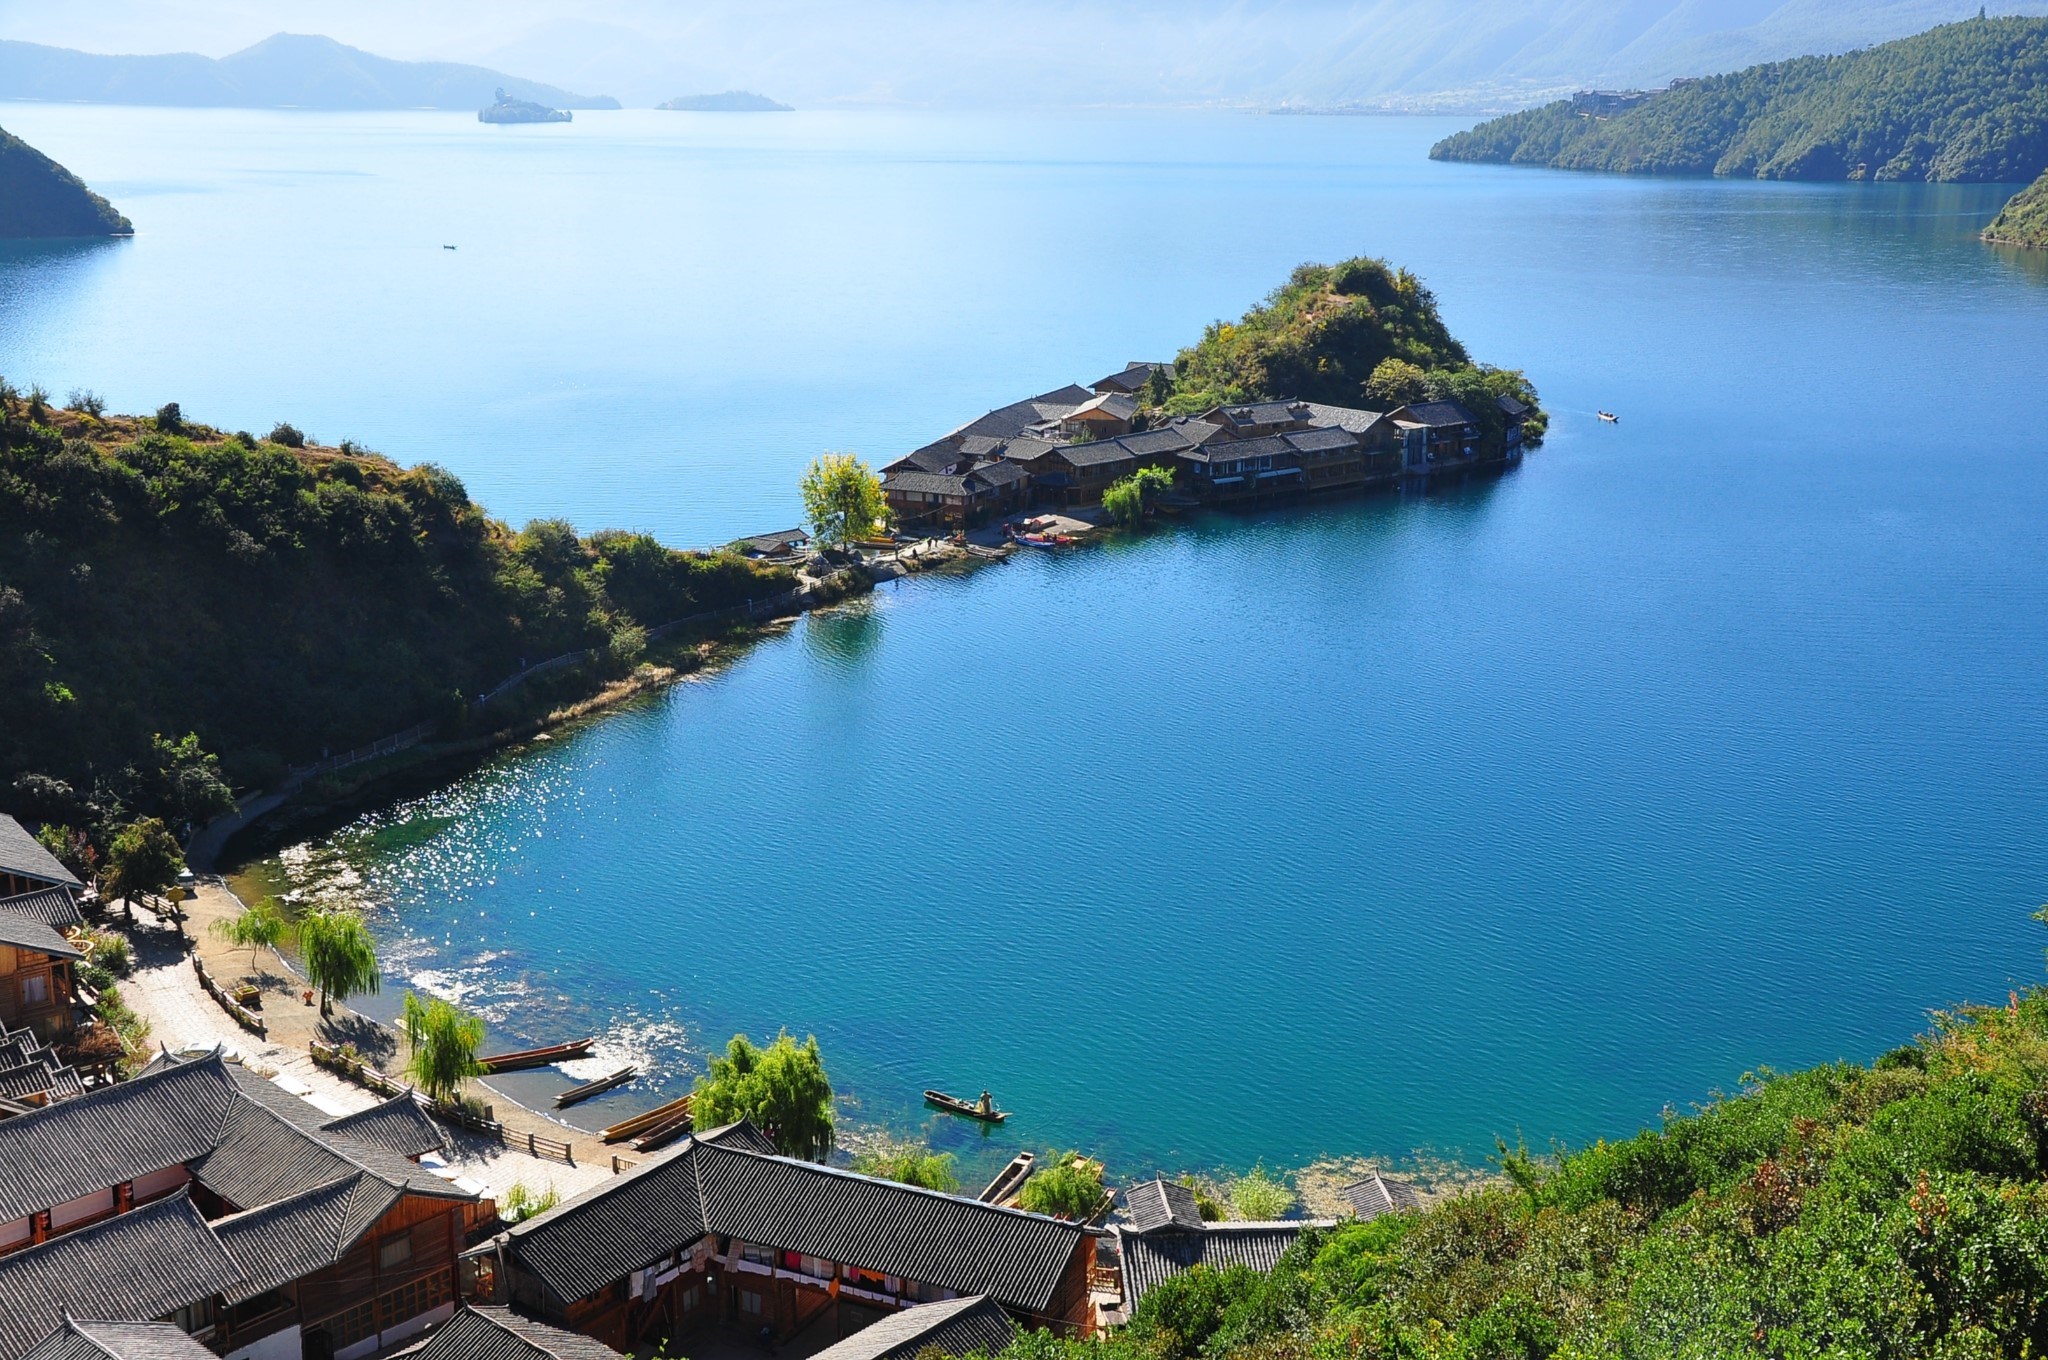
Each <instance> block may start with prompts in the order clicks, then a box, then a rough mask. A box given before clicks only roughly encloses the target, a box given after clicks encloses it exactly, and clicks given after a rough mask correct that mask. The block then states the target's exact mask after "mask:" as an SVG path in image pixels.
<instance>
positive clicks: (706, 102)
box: [654, 90, 795, 113]
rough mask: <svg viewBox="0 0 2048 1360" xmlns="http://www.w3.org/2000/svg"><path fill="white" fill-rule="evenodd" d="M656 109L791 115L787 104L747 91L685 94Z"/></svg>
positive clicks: (688, 111)
mask: <svg viewBox="0 0 2048 1360" xmlns="http://www.w3.org/2000/svg"><path fill="white" fill-rule="evenodd" d="M654 107H655V108H657V109H672V110H675V111H677V112H680V113H793V112H795V110H793V109H791V108H790V107H789V105H787V104H778V103H776V102H775V101H774V100H772V99H770V98H769V97H768V96H767V95H765V94H754V93H752V92H751V91H748V90H727V91H726V92H725V93H724V94H686V95H682V96H679V97H678V98H675V99H671V100H669V101H668V102H667V103H666V104H656V105H655V106H654Z"/></svg>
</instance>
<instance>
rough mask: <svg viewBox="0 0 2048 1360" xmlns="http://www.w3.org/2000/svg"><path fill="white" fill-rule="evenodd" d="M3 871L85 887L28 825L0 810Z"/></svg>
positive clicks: (0, 847)
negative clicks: (29, 829)
mask: <svg viewBox="0 0 2048 1360" xmlns="http://www.w3.org/2000/svg"><path fill="white" fill-rule="evenodd" d="M0 874H19V875H20V876H21V877H23V878H39V879H42V880H43V881H44V882H46V883H62V884H65V885H66V886H68V887H73V888H82V887H84V886H85V885H84V884H82V883H80V882H79V881H78V879H77V878H76V877H75V876H74V875H73V874H72V872H71V871H70V870H69V869H67V868H65V867H64V866H63V865H62V864H60V863H58V862H57V857H56V856H55V855H53V854H51V853H50V852H49V851H47V850H45V849H43V847H42V844H41V842H39V841H37V840H36V838H35V837H34V836H31V835H29V834H28V828H27V827H25V826H23V825H22V824H21V823H20V822H17V821H15V820H14V819H13V818H12V817H10V816H8V815H7V814H6V813H4V812H0Z"/></svg>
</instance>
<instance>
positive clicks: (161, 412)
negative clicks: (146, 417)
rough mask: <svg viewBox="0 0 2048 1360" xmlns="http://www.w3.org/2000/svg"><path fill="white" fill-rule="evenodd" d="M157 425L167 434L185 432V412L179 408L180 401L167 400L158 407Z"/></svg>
mask: <svg viewBox="0 0 2048 1360" xmlns="http://www.w3.org/2000/svg"><path fill="white" fill-rule="evenodd" d="M156 427H157V429H159V430H161V431H162V432H163V433H165V434H183V433H185V413H184V412H183V411H181V410H179V409H178V403H176V402H175V401H167V402H165V403H164V404H163V405H161V406H159V407H157V408H156Z"/></svg>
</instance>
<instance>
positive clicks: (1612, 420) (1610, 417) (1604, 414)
mask: <svg viewBox="0 0 2048 1360" xmlns="http://www.w3.org/2000/svg"><path fill="white" fill-rule="evenodd" d="M1593 414H1594V415H1597V416H1599V417H1600V419H1602V420H1604V421H1606V422H1607V423H1608V424H1609V425H1619V424H1621V417H1620V416H1618V415H1616V414H1614V412H1612V411H1595V412H1594V413H1593Z"/></svg>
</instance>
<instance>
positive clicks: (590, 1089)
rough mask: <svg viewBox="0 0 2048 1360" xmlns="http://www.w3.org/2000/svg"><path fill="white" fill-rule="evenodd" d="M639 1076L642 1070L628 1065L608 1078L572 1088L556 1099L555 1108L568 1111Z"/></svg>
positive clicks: (600, 1078)
mask: <svg viewBox="0 0 2048 1360" xmlns="http://www.w3.org/2000/svg"><path fill="white" fill-rule="evenodd" d="M639 1075H640V1069H639V1068H637V1067H635V1066H633V1065H632V1064H631V1063H628V1064H627V1065H626V1066H624V1067H621V1068H620V1069H619V1070H618V1071H616V1072H614V1073H612V1074H611V1075H610V1076H608V1077H599V1078H598V1079H597V1080H596V1081H586V1082H584V1083H583V1084H582V1085H581V1086H571V1087H570V1088H569V1089H568V1090H566V1091H564V1092H562V1094H560V1095H558V1096H556V1097H555V1108H556V1109H558V1110H566V1109H568V1108H569V1107H570V1106H571V1105H576V1104H580V1103H582V1102H583V1101H586V1100H588V1099H590V1098H591V1097H592V1096H601V1095H603V1094H604V1093H605V1092H606V1091H609V1090H611V1089H612V1088H613V1087H615V1086H624V1085H625V1084H626V1083H627V1082H629V1081H631V1080H633V1078H635V1077H637V1076H639Z"/></svg>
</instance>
